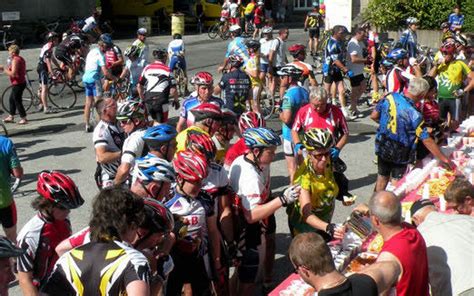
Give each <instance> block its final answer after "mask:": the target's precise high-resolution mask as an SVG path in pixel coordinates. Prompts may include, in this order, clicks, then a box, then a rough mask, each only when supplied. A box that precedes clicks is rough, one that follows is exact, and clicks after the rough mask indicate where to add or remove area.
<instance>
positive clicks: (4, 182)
mask: <svg viewBox="0 0 474 296" xmlns="http://www.w3.org/2000/svg"><path fill="white" fill-rule="evenodd" d="M17 167H20V160H19V159H18V156H17V155H16V150H15V146H14V145H13V142H12V141H11V140H10V139H9V138H6V137H4V136H0V209H3V208H6V207H8V206H9V205H10V204H11V203H12V201H13V198H12V193H11V190H10V174H11V170H12V169H14V168H17Z"/></svg>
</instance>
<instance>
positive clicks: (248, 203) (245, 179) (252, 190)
mask: <svg viewBox="0 0 474 296" xmlns="http://www.w3.org/2000/svg"><path fill="white" fill-rule="evenodd" d="M229 180H230V185H231V186H232V188H233V189H234V191H235V192H236V193H237V195H238V196H239V198H240V199H241V202H242V206H243V208H244V209H245V210H247V211H251V210H253V209H254V208H255V207H256V206H258V205H261V204H264V203H265V202H266V201H267V199H268V197H269V196H270V167H266V168H265V169H264V170H263V171H260V170H258V169H257V168H256V167H255V166H254V165H253V164H252V163H250V162H249V161H248V160H246V159H245V155H241V156H239V157H237V158H236V159H235V160H234V162H232V165H231V166H230V169H229Z"/></svg>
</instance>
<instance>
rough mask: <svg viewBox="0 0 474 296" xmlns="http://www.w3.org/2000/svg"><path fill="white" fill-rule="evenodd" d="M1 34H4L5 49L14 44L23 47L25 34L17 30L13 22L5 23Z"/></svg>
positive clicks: (3, 43) (0, 31) (3, 44)
mask: <svg viewBox="0 0 474 296" xmlns="http://www.w3.org/2000/svg"><path fill="white" fill-rule="evenodd" d="M0 34H1V35H2V38H1V39H2V46H3V48H4V49H5V50H7V49H8V47H10V45H12V44H16V45H18V46H19V47H23V35H22V34H21V33H20V32H17V31H15V30H14V28H13V25H12V24H9V25H3V26H2V29H1V30H0Z"/></svg>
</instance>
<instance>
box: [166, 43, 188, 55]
mask: <svg viewBox="0 0 474 296" xmlns="http://www.w3.org/2000/svg"><path fill="white" fill-rule="evenodd" d="M168 55H169V56H174V55H184V41H183V39H174V40H172V41H171V42H170V43H169V44H168Z"/></svg>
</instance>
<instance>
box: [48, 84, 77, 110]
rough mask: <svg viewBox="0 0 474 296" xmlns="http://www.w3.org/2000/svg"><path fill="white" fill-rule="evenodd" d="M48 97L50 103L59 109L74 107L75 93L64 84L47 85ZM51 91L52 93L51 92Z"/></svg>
mask: <svg viewBox="0 0 474 296" xmlns="http://www.w3.org/2000/svg"><path fill="white" fill-rule="evenodd" d="M57 89H61V91H60V92H56V90H57ZM48 90H49V92H48V97H49V100H50V101H51V103H52V104H53V105H54V106H56V107H57V108H60V109H69V108H72V107H74V105H75V104H76V101H77V95H76V92H75V91H74V90H73V89H72V87H70V86H69V85H67V84H65V83H59V84H58V83H55V82H53V83H52V84H50V85H49V88H48ZM51 90H53V91H51Z"/></svg>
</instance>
